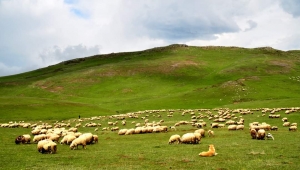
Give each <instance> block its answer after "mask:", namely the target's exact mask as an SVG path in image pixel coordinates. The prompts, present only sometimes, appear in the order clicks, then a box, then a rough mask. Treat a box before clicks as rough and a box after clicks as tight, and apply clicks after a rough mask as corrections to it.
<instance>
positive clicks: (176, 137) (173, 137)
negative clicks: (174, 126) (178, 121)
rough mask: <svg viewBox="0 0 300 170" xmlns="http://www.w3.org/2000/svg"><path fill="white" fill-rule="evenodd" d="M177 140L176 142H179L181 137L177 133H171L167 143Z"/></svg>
mask: <svg viewBox="0 0 300 170" xmlns="http://www.w3.org/2000/svg"><path fill="white" fill-rule="evenodd" d="M176 141H177V144H179V143H181V139H180V136H179V135H177V134H176V135H172V136H171V137H170V139H169V144H172V143H174V142H176Z"/></svg>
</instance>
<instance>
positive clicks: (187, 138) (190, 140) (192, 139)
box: [181, 133, 201, 144]
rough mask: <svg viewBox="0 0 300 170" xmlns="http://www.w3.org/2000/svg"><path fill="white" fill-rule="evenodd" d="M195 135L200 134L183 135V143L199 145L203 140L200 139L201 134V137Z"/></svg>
mask: <svg viewBox="0 0 300 170" xmlns="http://www.w3.org/2000/svg"><path fill="white" fill-rule="evenodd" d="M195 134H199V133H186V134H184V135H182V137H181V143H186V144H197V143H199V141H200V140H201V138H200V139H199V136H201V135H200V134H199V136H198V137H197V136H196V135H195Z"/></svg>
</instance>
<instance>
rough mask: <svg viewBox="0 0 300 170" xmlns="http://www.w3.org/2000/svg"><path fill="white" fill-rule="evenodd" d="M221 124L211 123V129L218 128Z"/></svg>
mask: <svg viewBox="0 0 300 170" xmlns="http://www.w3.org/2000/svg"><path fill="white" fill-rule="evenodd" d="M218 125H219V123H211V128H218Z"/></svg>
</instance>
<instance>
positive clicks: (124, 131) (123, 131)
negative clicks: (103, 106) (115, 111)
mask: <svg viewBox="0 0 300 170" xmlns="http://www.w3.org/2000/svg"><path fill="white" fill-rule="evenodd" d="M126 132H127V129H120V130H119V132H118V135H125V134H126Z"/></svg>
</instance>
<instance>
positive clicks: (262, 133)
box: [256, 129, 266, 140]
mask: <svg viewBox="0 0 300 170" xmlns="http://www.w3.org/2000/svg"><path fill="white" fill-rule="evenodd" d="M265 136H266V131H265V130H264V129H259V130H258V131H257V135H256V139H258V140H264V139H265Z"/></svg>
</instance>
